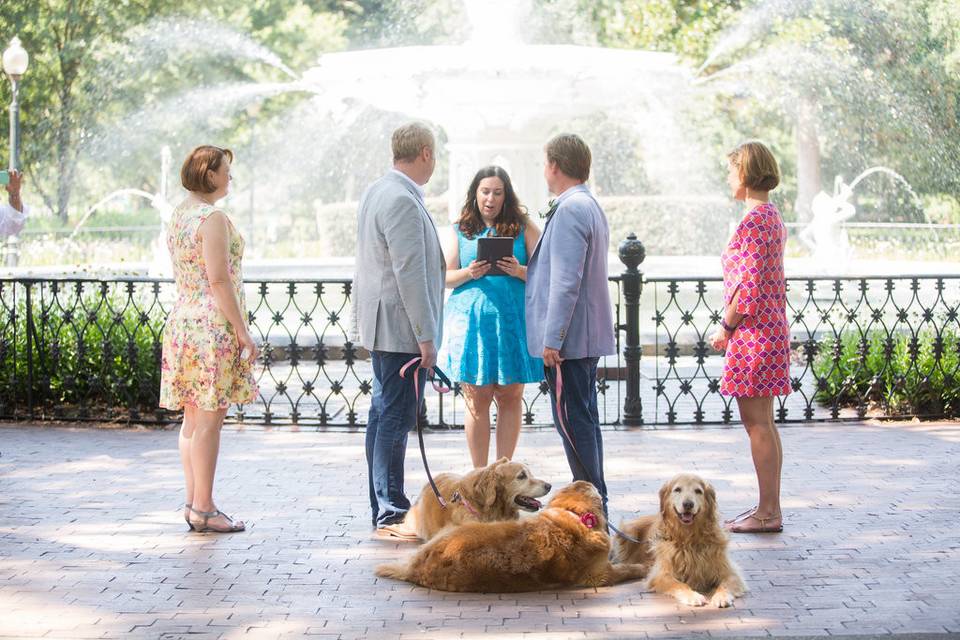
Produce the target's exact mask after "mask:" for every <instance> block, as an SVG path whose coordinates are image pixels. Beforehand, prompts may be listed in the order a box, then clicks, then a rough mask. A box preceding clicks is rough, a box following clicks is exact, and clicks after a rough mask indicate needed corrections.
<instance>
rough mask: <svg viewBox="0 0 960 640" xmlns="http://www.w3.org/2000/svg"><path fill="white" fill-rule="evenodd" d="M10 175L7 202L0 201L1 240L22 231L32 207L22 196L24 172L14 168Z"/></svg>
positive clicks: (7, 186)
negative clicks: (25, 202)
mask: <svg viewBox="0 0 960 640" xmlns="http://www.w3.org/2000/svg"><path fill="white" fill-rule="evenodd" d="M9 176H10V181H9V182H8V183H7V184H6V190H7V202H0V240H2V239H4V238H6V237H7V236H15V235H17V234H18V233H20V231H21V230H22V229H23V225H24V224H26V222H27V216H28V215H29V214H30V209H29V208H28V207H27V205H26V204H24V202H23V200H22V199H21V198H20V188H21V187H22V186H23V174H22V173H20V172H19V171H16V170H13V171H10V172H9Z"/></svg>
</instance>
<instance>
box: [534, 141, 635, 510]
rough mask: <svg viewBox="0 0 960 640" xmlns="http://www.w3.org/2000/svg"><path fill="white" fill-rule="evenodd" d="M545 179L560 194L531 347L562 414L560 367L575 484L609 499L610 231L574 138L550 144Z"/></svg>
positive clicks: (538, 271) (540, 263) (538, 288)
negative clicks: (600, 393) (600, 395)
mask: <svg viewBox="0 0 960 640" xmlns="http://www.w3.org/2000/svg"><path fill="white" fill-rule="evenodd" d="M544 151H545V155H546V157H545V161H544V169H543V174H544V178H546V180H547V186H548V187H549V189H550V193H552V194H555V195H557V196H558V197H557V199H556V200H555V201H554V206H553V207H552V208H551V213H550V214H549V215H548V218H547V222H546V225H545V226H544V229H543V235H542V236H541V238H540V242H539V243H538V244H537V247H536V249H534V252H533V255H532V256H531V257H530V260H529V262H528V264H527V292H526V296H527V299H526V302H527V305H526V306H527V308H526V321H527V349H528V351H529V352H530V355H531V356H539V357H542V358H543V363H544V366H545V367H547V378H548V381H549V382H550V397H551V400H552V401H553V402H552V403H551V405H552V407H553V418H554V422H555V423H556V426H557V430H558V431H561V429H562V427H561V425H560V416H559V415H557V398H556V392H557V385H556V382H557V375H556V372H557V369H558V368H559V370H560V372H561V373H562V379H563V390H562V398H561V401H562V402H561V408H562V410H563V411H564V422H565V424H566V426H567V431H568V432H569V436H570V438H572V440H573V443H574V445H575V447H576V451H574V449H573V448H572V447H571V445H570V443H569V442H567V438H566V437H564V436H563V434H562V433H561V437H562V438H563V447H564V450H565V451H566V454H567V462H568V463H569V465H570V471H571V472H572V473H573V479H574V480H587V481H588V482H592V483H593V484H594V486H596V487H597V489H598V490H599V491H600V493H601V494H602V495H603V496H604V511H606V495H607V485H606V482H605V481H604V476H603V438H602V436H601V434H600V414H599V411H598V409H597V362H598V361H599V359H600V357H601V356H607V355H613V354H615V353H616V340H615V338H614V334H613V311H612V308H611V306H610V291H609V289H608V288H607V287H608V283H607V250H608V247H609V244H610V228H609V226H608V224H607V217H606V216H605V215H604V213H603V209H601V208H600V204H599V203H598V202H597V199H596V198H595V197H594V196H593V194H592V193H591V192H590V189H588V188H587V186H586V185H585V184H584V182H586V181H587V179H588V178H589V177H590V162H591V154H590V148H589V147H588V146H587V144H586V143H585V142H584V141H583V140H582V139H581V138H580V136H577V135H575V134H560V135H558V136H555V137H554V138H552V139H551V140H550V141H549V142H548V143H547V145H546V147H545V149H544Z"/></svg>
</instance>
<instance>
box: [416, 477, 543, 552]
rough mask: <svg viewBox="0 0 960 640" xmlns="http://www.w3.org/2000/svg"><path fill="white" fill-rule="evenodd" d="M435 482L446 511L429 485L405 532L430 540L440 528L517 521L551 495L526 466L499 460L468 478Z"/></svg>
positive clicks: (536, 509) (419, 500)
mask: <svg viewBox="0 0 960 640" xmlns="http://www.w3.org/2000/svg"><path fill="white" fill-rule="evenodd" d="M434 482H436V483H437V488H438V489H439V490H440V495H442V496H443V497H444V499H445V500H446V501H447V508H446V509H444V508H442V507H441V506H440V503H439V502H438V501H437V497H436V495H434V493H433V489H432V488H431V487H430V485H429V484H426V485H424V487H423V490H422V491H421V492H420V498H419V499H418V500H417V502H416V503H415V504H414V505H413V506H412V507H411V508H410V511H408V512H407V517H406V518H404V520H403V526H404V528H405V529H408V530H411V531H414V532H416V534H417V536H418V537H419V538H420V539H421V540H429V539H430V538H432V537H434V536H435V535H437V533H439V532H440V530H441V529H443V528H444V527H447V526H450V525H461V524H464V523H466V522H496V521H498V520H516V519H517V518H519V517H520V510H521V509H522V510H524V511H531V512H535V511H538V510H539V509H540V507H541V506H542V505H541V504H540V501H539V500H537V498H541V497H543V496H545V495H547V494H548V493H549V492H550V484H549V483H547V482H544V481H543V480H538V479H537V478H534V477H533V474H532V473H530V469H529V468H528V467H527V465H525V464H520V463H519V462H510V460H509V459H508V458H500V459H499V460H497V461H496V462H494V463H493V464H490V465H487V466H486V467H483V468H481V469H474V470H473V471H471V472H470V473H468V474H467V475H465V476H458V475H456V474H454V473H441V474H440V475H438V476H437V477H436V478H434Z"/></svg>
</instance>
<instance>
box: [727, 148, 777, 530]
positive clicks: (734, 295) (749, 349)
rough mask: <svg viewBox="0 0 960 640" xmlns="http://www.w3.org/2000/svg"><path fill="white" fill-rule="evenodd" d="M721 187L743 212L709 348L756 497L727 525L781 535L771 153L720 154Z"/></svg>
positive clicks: (729, 247) (729, 246) (764, 150)
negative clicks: (739, 431)
mask: <svg viewBox="0 0 960 640" xmlns="http://www.w3.org/2000/svg"><path fill="white" fill-rule="evenodd" d="M727 159H728V160H729V172H728V175H727V183H728V185H729V186H730V190H731V192H732V194H733V197H734V199H736V200H740V201H742V202H744V204H745V205H746V209H747V213H746V215H745V216H744V217H743V220H741V221H740V224H739V225H738V226H737V228H736V230H735V231H734V233H733V236H732V237H731V238H730V242H729V243H728V244H727V247H726V249H724V251H723V255H722V256H721V264H722V267H723V303H724V313H723V316H722V317H721V321H720V324H721V327H720V329H719V330H717V332H716V333H715V334H714V335H713V336H712V337H711V339H710V340H711V344H712V345H713V346H714V347H715V348H716V349H718V350H720V351H725V353H726V358H725V359H724V365H723V376H722V378H721V380H720V393H722V394H723V395H727V396H733V397H734V398H736V400H737V406H738V408H739V409H740V419H741V421H742V422H743V426H744V428H746V430H747V434H748V435H749V437H750V450H751V452H752V454H753V464H754V467H755V468H756V472H757V484H758V486H759V490H760V498H759V501H758V503H757V506H756V507H754V508H752V509H748V510H747V511H745V512H744V513H741V514H740V515H739V516H737V517H736V518H734V519H732V520H728V521H727V523H726V525H727V528H728V529H729V530H730V531H733V532H735V533H767V532H777V531H782V530H783V518H782V516H781V512H780V472H781V468H782V467H783V448H782V446H781V444H780V434H779V433H778V432H777V427H776V425H775V423H774V416H773V399H774V397H775V396H785V395H787V394H789V393H790V389H791V386H790V325H789V323H788V322H787V308H786V307H787V296H786V280H785V278H784V273H783V249H784V244H785V243H786V239H787V232H786V228H785V227H784V225H783V219H782V218H781V217H780V212H779V211H778V210H777V208H776V207H775V206H774V205H773V204H772V203H770V199H769V193H770V191H771V190H773V189H774V188H775V187H776V186H777V185H778V184H779V182H780V170H779V167H778V166H777V161H776V159H775V158H774V157H773V154H772V153H771V152H770V150H769V149H768V148H767V147H766V146H765V145H763V144H762V143H760V142H755V141H753V142H745V143H743V144H741V145H740V146H738V147H737V148H736V149H734V150H733V151H732V152H730V154H729V155H728V156H727Z"/></svg>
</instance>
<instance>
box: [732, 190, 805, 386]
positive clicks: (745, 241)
mask: <svg viewBox="0 0 960 640" xmlns="http://www.w3.org/2000/svg"><path fill="white" fill-rule="evenodd" d="M786 240H787V230H786V228H785V227H784V226H783V219H782V218H781V217H780V212H779V211H778V210H777V208H776V207H775V206H774V205H772V204H770V203H764V204H761V205H759V206H758V207H755V208H754V209H752V210H751V211H749V212H748V213H747V215H745V216H744V217H743V220H741V221H740V224H739V226H737V229H736V231H734V233H733V237H731V238H730V242H729V243H728V244H727V248H726V249H724V250H723V254H722V255H721V256H720V263H721V266H722V267H723V304H724V307H726V306H728V305H729V304H730V302H731V301H732V300H733V297H734V295H735V294H736V292H737V291H738V290H739V291H740V298H739V300H738V301H737V313H740V314H743V316H744V317H743V320H741V321H740V324H739V326H738V327H737V328H736V330H735V331H734V332H733V335H732V336H731V337H730V341H729V342H728V343H727V352H726V358H725V360H724V363H723V375H722V377H721V379H720V393H722V394H723V395H725V396H735V397H747V398H756V397H770V396H785V395H787V394H789V393H790V390H791V385H790V325H789V323H788V322H787V292H786V289H787V283H786V279H785V277H784V274H783V249H784V245H785V244H786Z"/></svg>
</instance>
